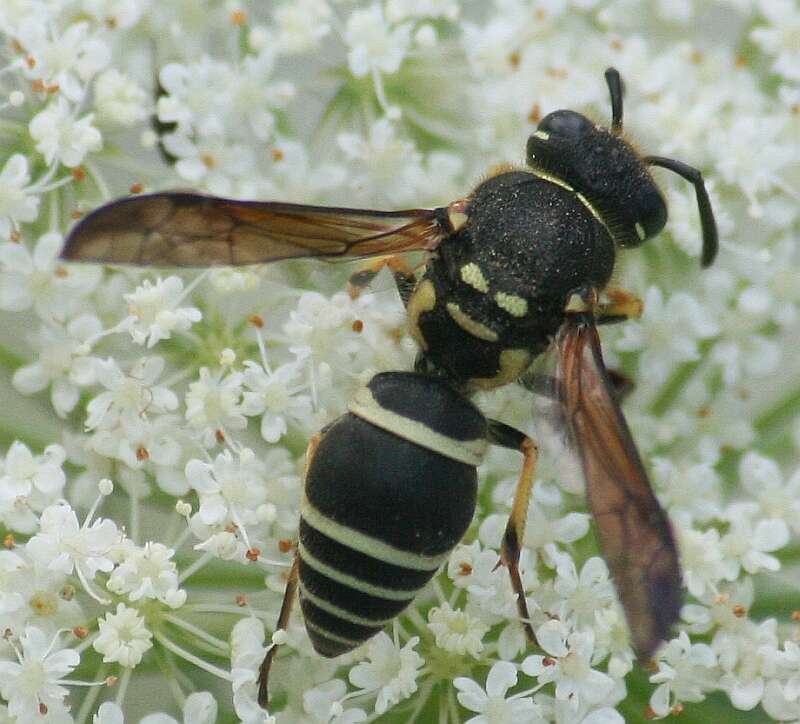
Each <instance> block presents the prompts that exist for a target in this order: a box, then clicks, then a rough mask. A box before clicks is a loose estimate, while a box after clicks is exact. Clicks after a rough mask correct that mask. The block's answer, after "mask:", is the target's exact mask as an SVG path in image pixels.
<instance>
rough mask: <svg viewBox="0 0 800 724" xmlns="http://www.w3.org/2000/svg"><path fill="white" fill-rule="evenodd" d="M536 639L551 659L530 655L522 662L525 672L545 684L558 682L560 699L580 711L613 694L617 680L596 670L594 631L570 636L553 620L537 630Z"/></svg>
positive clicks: (564, 628) (576, 632) (567, 630)
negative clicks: (586, 705)
mask: <svg viewBox="0 0 800 724" xmlns="http://www.w3.org/2000/svg"><path fill="white" fill-rule="evenodd" d="M536 640H537V641H538V642H539V645H540V646H541V647H542V648H543V649H544V650H545V652H547V654H549V656H540V655H538V654H534V655H532V656H528V657H527V658H526V659H525V660H524V661H523V662H522V670H523V671H524V672H525V673H526V674H527V675H528V676H535V677H537V678H538V679H539V682H540V683H542V684H545V683H548V682H551V681H554V682H555V684H556V699H558V700H559V701H563V702H567V703H568V704H569V707H570V708H571V709H572V710H573V711H578V708H579V707H580V705H581V703H584V704H585V703H587V702H588V703H590V704H599V703H600V702H602V701H603V700H604V699H605V698H606V697H607V696H608V695H609V694H610V693H611V690H612V689H613V687H614V680H613V679H612V678H611V677H610V676H609V675H608V674H604V673H603V672H601V671H597V670H595V669H593V668H592V656H593V654H594V632H593V631H592V630H591V629H587V630H585V631H573V632H571V633H570V630H569V628H568V627H567V626H566V625H565V624H563V623H562V622H561V621H558V620H552V621H548V622H547V623H545V624H543V625H542V626H540V627H539V628H538V629H536Z"/></svg>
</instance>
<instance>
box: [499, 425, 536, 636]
mask: <svg viewBox="0 0 800 724" xmlns="http://www.w3.org/2000/svg"><path fill="white" fill-rule="evenodd" d="M487 437H488V439H489V442H491V443H493V444H495V445H500V446H501V447H507V448H511V449H512V450H519V451H520V452H521V453H522V455H523V458H524V459H523V461H522V471H521V472H520V475H519V482H518V483H517V487H516V490H515V491H514V502H513V503H512V505H511V515H509V517H508V524H507V525H506V531H505V533H504V534H503V542H502V545H501V547H500V560H499V562H498V564H497V565H504V566H505V567H506V568H507V569H508V574H509V576H510V577H511V587H512V588H513V589H514V593H516V594H517V610H518V611H519V617H520V620H521V621H522V625H523V626H524V627H525V633H526V634H527V635H528V639H529V640H530V641H531V643H536V635H535V634H534V633H533V627H532V626H531V622H530V614H529V613H528V603H527V601H526V600H525V590H524V589H523V587H522V578H521V577H520V574H519V556H520V549H521V547H522V540H523V538H524V537H525V521H526V520H527V518H528V504H529V503H530V499H531V492H532V490H533V473H534V470H535V469H536V461H537V459H538V457H539V448H538V446H537V445H536V443H535V442H534V440H533V439H532V438H530V437H528V436H527V435H525V434H524V433H522V432H520V431H519V430H515V429H514V428H513V427H509V426H508V425H505V424H504V423H502V422H498V421H497V420H489V430H488V434H487Z"/></svg>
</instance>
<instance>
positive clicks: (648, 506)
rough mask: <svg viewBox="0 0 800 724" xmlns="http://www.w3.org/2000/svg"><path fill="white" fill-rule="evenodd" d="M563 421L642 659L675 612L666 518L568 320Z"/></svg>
mask: <svg viewBox="0 0 800 724" xmlns="http://www.w3.org/2000/svg"><path fill="white" fill-rule="evenodd" d="M558 353H559V380H560V385H559V387H560V394H561V396H562V400H561V401H562V404H563V408H564V416H565V422H566V425H567V429H568V432H569V434H570V436H571V438H572V443H573V445H574V446H575V448H576V450H577V452H578V454H579V456H580V459H581V464H582V466H583V473H584V477H585V479H586V493H587V497H588V499H589V505H590V508H591V510H592V514H593V515H594V519H595V521H596V524H597V530H598V536H599V539H600V545H601V548H602V550H603V555H604V557H605V559H606V562H607V563H608V567H609V569H610V571H611V575H612V577H613V578H614V582H615V584H616V587H617V592H618V595H619V598H620V601H621V602H622V606H623V608H624V609H625V614H626V617H627V620H628V626H629V628H630V631H631V638H632V642H633V648H634V650H635V651H636V654H637V656H638V657H639V659H640V660H646V659H648V658H649V657H650V656H651V655H652V653H653V651H654V650H655V649H656V647H657V646H658V644H659V643H660V642H661V641H664V640H665V639H666V638H668V636H669V632H670V628H671V627H672V625H673V624H674V623H675V621H676V620H677V618H678V613H679V610H680V606H681V570H680V563H679V561H678V552H677V550H676V547H675V541H674V539H673V536H672V530H671V528H670V524H669V520H668V519H667V516H666V513H665V512H664V511H663V510H662V508H661V506H660V505H659V503H658V500H657V499H656V497H655V495H654V494H653V491H652V489H651V487H650V483H649V481H648V479H647V474H646V473H645V470H644V466H643V465H642V460H641V458H640V457H639V453H638V451H637V450H636V446H635V444H634V442H633V438H632V437H631V433H630V430H629V429H628V425H627V423H626V422H625V418H624V417H623V416H622V412H621V410H620V409H619V405H618V404H617V402H616V399H615V395H614V392H613V386H612V384H611V380H610V378H609V375H608V372H607V371H606V369H605V366H604V364H603V358H602V354H601V350H600V340H599V337H598V334H597V329H596V328H595V326H594V323H593V321H592V320H590V319H589V318H588V317H584V316H582V315H573V316H570V317H569V318H568V320H567V321H566V322H565V323H564V325H563V327H562V329H561V331H560V333H559V338H558Z"/></svg>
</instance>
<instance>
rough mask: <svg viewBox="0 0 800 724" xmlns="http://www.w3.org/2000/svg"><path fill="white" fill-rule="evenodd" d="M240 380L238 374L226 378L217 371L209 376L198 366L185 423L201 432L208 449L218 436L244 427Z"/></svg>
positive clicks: (192, 384)
mask: <svg viewBox="0 0 800 724" xmlns="http://www.w3.org/2000/svg"><path fill="white" fill-rule="evenodd" d="M242 379H243V377H242V375H241V373H239V372H233V373H231V374H228V375H226V374H225V371H224V370H222V369H220V370H219V371H218V372H217V373H216V374H214V375H212V374H211V372H210V370H209V369H208V367H201V368H200V379H198V380H196V381H195V382H192V383H191V384H190V385H189V390H188V391H187V393H186V420H187V421H188V423H189V426H190V427H192V428H194V429H195V430H197V432H199V433H200V435H201V436H202V439H203V444H204V445H206V446H207V447H210V446H211V445H213V444H214V443H215V441H217V439H218V437H219V435H220V433H222V434H224V433H225V431H226V430H243V429H244V428H245V427H246V426H247V418H245V416H244V415H243V414H242V408H241V399H242Z"/></svg>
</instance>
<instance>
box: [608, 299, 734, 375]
mask: <svg viewBox="0 0 800 724" xmlns="http://www.w3.org/2000/svg"><path fill="white" fill-rule="evenodd" d="M623 327H624V329H623V336H622V338H621V339H620V340H618V342H617V345H616V347H617V349H619V350H622V351H624V352H634V351H635V352H639V351H641V356H640V358H639V375H640V377H641V379H643V380H646V381H647V382H649V383H652V384H656V385H658V384H661V383H662V382H664V380H666V379H667V376H668V375H669V374H671V373H672V372H673V370H674V368H675V366H676V365H678V364H680V363H683V362H691V361H692V360H696V359H697V358H698V357H699V354H700V353H699V349H698V342H699V341H700V340H703V339H708V338H709V337H713V336H714V335H715V334H717V332H718V325H717V324H716V322H714V320H713V319H712V317H711V315H710V314H709V313H708V312H707V311H706V309H705V308H704V307H703V306H702V305H701V304H700V303H699V301H698V300H697V299H696V298H695V297H693V296H692V295H690V294H687V293H685V292H677V293H675V294H673V295H672V296H671V297H670V298H669V300H667V302H666V303H665V302H664V296H663V293H662V291H661V289H660V288H659V287H655V286H653V287H650V288H649V289H648V290H647V295H646V296H645V299H644V315H643V316H642V319H641V321H633V320H631V321H628V322H627V323H626V324H624V325H623Z"/></svg>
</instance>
